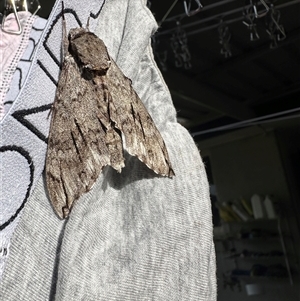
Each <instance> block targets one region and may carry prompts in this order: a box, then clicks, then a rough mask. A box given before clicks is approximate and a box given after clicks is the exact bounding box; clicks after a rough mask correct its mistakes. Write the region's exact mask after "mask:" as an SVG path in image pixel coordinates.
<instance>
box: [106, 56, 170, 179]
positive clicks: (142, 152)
mask: <svg viewBox="0 0 300 301" xmlns="http://www.w3.org/2000/svg"><path fill="white" fill-rule="evenodd" d="M105 81H106V82H107V85H108V90H109V93H110V97H111V98H110V100H109V112H110V118H111V119H112V120H113V121H114V122H115V124H116V127H117V128H119V129H120V130H121V132H122V133H123V134H124V136H125V142H126V150H127V151H128V153H129V154H131V155H132V156H136V157H137V158H138V159H139V160H141V161H142V162H143V163H145V164H146V165H147V166H148V167H149V168H150V169H152V170H153V171H154V172H156V173H157V174H160V175H163V176H168V177H172V176H173V175H174V171H173V169H172V167H171V163H170V159H169V155H168V152H167V148H166V145H165V143H164V141H163V138H162V136H161V134H160V132H159V131H158V129H157V128H156V126H155V124H154V122H153V119H152V118H151V116H150V114H149V113H148V111H147V109H146V108H145V106H144V104H143V103H142V101H141V99H140V98H139V96H138V95H137V93H136V92H135V91H134V89H133V87H132V85H131V80H130V79H128V78H127V77H126V76H125V75H124V74H123V73H122V71H121V70H120V69H119V67H118V66H117V65H116V63H115V62H114V61H113V60H112V59H111V65H110V68H109V69H108V70H107V73H106V76H105Z"/></svg>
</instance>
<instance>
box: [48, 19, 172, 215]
mask: <svg viewBox="0 0 300 301" xmlns="http://www.w3.org/2000/svg"><path fill="white" fill-rule="evenodd" d="M63 20H64V18H63ZM63 22H64V26H65V21H63ZM64 28H65V27H64ZM64 30H65V29H64ZM63 40H64V60H63V65H62V70H61V73H60V76H59V80H58V86H57V90H56V95H55V100H54V104H53V108H52V118H51V123H50V132H49V137H48V149H47V156H46V185H47V190H48V194H49V197H50V201H51V203H52V206H53V208H54V210H55V212H56V213H57V215H58V216H59V217H60V218H61V219H64V218H66V217H67V216H68V215H69V213H70V210H71V208H72V206H73V204H74V201H76V200H77V199H78V198H79V197H80V196H81V195H82V194H84V193H86V192H88V191H89V190H90V189H91V188H92V186H93V184H94V183H95V181H96V180H97V178H98V177H99V175H100V173H101V171H102V169H103V168H104V167H105V166H108V165H109V166H111V167H112V168H114V169H115V170H116V171H118V172H121V170H122V168H123V167H124V166H125V160H124V144H125V148H126V151H127V152H128V153H129V154H130V155H132V156H136V157H137V158H138V159H139V160H140V161H142V162H143V163H144V164H146V165H147V166H148V167H149V168H150V169H152V170H153V171H154V172H155V173H157V174H159V175H162V176H167V177H172V176H173V175H174V171H173V169H172V166H171V163H170V159H169V155H168V152H167V149H166V145H165V143H164V141H163V138H162V136H161V134H160V133H159V131H158V129H157V128H156V126H155V124H154V122H153V119H152V118H151V116H150V115H149V113H148V112H147V110H146V108H145V106H144V105H143V103H142V101H141V99H140V98H139V96H138V95H137V93H136V92H135V91H134V89H133V87H132V85H131V80H130V79H128V78H127V77H126V76H125V75H124V74H123V73H122V71H121V70H120V69H119V67H118V66H117V65H116V63H115V62H114V60H113V59H112V58H111V57H110V55H109V54H108V51H107V48H106V46H105V44H104V42H103V41H102V40H101V39H100V38H99V37H97V36H96V35H95V34H94V33H92V32H90V31H89V30H88V26H87V28H86V29H84V28H73V29H71V30H70V31H69V34H68V36H66V30H65V34H64V38H63ZM123 140H125V141H123ZM123 142H125V143H123Z"/></svg>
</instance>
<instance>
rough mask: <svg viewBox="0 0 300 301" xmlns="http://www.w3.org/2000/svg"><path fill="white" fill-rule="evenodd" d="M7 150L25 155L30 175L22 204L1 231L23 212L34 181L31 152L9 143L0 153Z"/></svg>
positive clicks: (1, 226)
mask: <svg viewBox="0 0 300 301" xmlns="http://www.w3.org/2000/svg"><path fill="white" fill-rule="evenodd" d="M5 152H15V153H17V154H19V155H21V156H22V157H24V158H25V160H26V161H27V163H28V170H29V173H30V175H29V183H28V187H27V190H26V191H25V192H24V194H25V196H24V199H23V201H22V203H21V205H20V206H19V208H17V210H16V212H15V213H14V214H13V215H12V216H11V217H10V218H9V219H8V220H7V221H5V222H4V223H3V224H2V225H0V231H1V230H3V229H5V228H6V227H7V226H8V225H9V224H10V223H11V222H13V221H14V220H15V218H16V217H17V216H18V214H19V213H20V212H21V210H22V209H23V207H24V205H25V203H26V201H27V199H28V197H29V194H30V190H31V186H32V182H33V175H34V165H33V162H32V159H31V157H30V155H29V153H28V152H27V151H26V150H24V149H23V148H21V147H19V146H16V145H8V146H3V147H0V153H3V154H4V153H5Z"/></svg>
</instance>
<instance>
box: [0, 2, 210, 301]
mask: <svg viewBox="0 0 300 301" xmlns="http://www.w3.org/2000/svg"><path fill="white" fill-rule="evenodd" d="M64 2H65V6H66V8H68V4H69V3H72V7H73V9H74V11H76V12H77V11H78V12H79V11H81V8H82V7H83V5H82V1H79V0H76V1H74V0H73V1H64ZM91 2H93V4H91V5H94V7H93V8H95V5H96V3H97V1H91ZM98 3H99V4H98V7H99V8H100V7H101V3H102V1H98ZM55 9H56V12H53V14H52V15H51V18H52V19H55V16H56V15H57V13H59V10H60V5H57V4H56V6H55ZM78 15H80V16H82V17H84V16H83V14H82V13H81V14H79V13H78ZM69 20H70V18H69ZM81 21H83V22H84V21H85V20H81ZM67 22H68V18H67ZM50 24H51V20H50V21H49V23H48V25H49V26H50ZM46 30H47V29H46ZM155 30H156V24H155V21H154V18H153V16H152V15H151V13H150V11H149V10H148V9H147V8H146V6H145V1H143V0H106V2H105V3H104V5H103V8H102V10H101V13H100V14H99V17H98V25H97V27H96V29H95V32H96V34H98V35H99V36H100V37H101V38H102V39H103V40H104V42H105V43H106V45H107V47H108V50H109V53H110V54H111V56H112V57H113V58H114V59H115V60H116V62H117V64H118V65H119V66H120V68H121V69H122V70H123V72H124V73H125V74H126V75H127V76H128V77H129V78H131V79H132V81H133V85H134V88H135V89H136V91H137V93H138V94H139V96H140V97H141V99H142V100H143V102H144V103H145V105H146V107H147V109H148V111H149V113H150V114H151V115H152V117H153V119H154V121H155V123H156V125H157V126H158V128H159V130H160V131H161V134H162V136H163V138H164V139H165V142H166V145H167V148H168V151H169V154H170V159H171V162H172V164H173V168H174V171H175V174H176V176H175V177H174V178H173V179H168V178H164V177H159V176H157V175H155V174H154V173H153V172H152V171H151V170H149V169H148V168H147V167H146V166H144V165H143V164H142V163H141V162H139V161H138V160H137V159H136V158H133V157H129V156H126V162H125V164H126V167H125V168H124V169H123V171H122V173H121V174H118V173H117V172H115V171H114V170H112V169H111V168H110V167H107V168H105V169H104V171H103V173H102V174H101V176H100V177H99V179H98V181H97V182H96V184H95V185H94V187H93V189H92V190H91V191H90V192H89V193H87V194H85V195H84V196H82V197H81V198H80V200H79V201H78V202H77V203H76V205H75V207H74V208H73V210H72V212H71V215H70V217H69V218H68V220H66V221H61V220H59V219H58V218H57V216H56V215H55V214H54V212H53V209H52V207H51V205H50V203H49V199H48V197H47V192H46V188H45V183H44V177H43V176H41V177H40V178H39V179H38V181H37V183H36V185H35V186H34V189H33V191H32V192H31V194H30V197H29V199H28V200H27V202H26V204H25V206H24V209H23V210H22V213H21V216H20V221H19V224H18V226H17V229H16V231H15V233H14V236H13V239H12V242H11V246H10V252H9V257H8V260H7V262H6V267H5V270H4V274H3V277H2V281H1V284H0V300H7V301H13V300H14V301H15V300H26V301H27V300H30V301H31V300H32V301H35V300H36V301H42V300H57V301H58V300H59V301H63V300H65V301H72V300H85V301H88V300H91V301H92V300H93V301H94V300H103V301H104V300H108V301H109V300H120V301H121V300H122V301H123V300H137V301H138V300H149V301H150V300H154V301H156V300H159V301H167V300H203V301H204V300H205V301H215V300H216V277H215V255H214V245H213V240H212V221H211V208H210V200H209V190H208V183H207V179H206V174H205V169H204V166H203V163H202V161H201V158H200V155H199V152H198V150H197V148H196V146H195V144H194V142H193V140H192V138H191V137H190V135H189V134H188V132H187V131H186V130H185V129H184V128H183V127H181V126H180V125H179V124H178V123H177V122H176V113H175V109H174V107H173V104H172V101H171V97H170V94H169V91H168V89H167V87H166V85H165V83H164V81H163V79H162V76H161V74H160V72H159V71H158V68H157V66H156V64H155V62H154V60H153V55H152V51H151V48H150V36H151V34H152V33H153V32H154V31H155ZM57 39H58V38H57ZM51 45H52V46H53V47H60V41H59V40H54V43H52V44H51ZM45 65H46V66H47V69H48V70H52V69H51V68H52V67H53V66H54V65H55V63H54V62H53V61H51V59H50V58H49V60H48V62H46V64H45ZM53 68H54V67H53ZM31 72H35V68H33V69H32V71H31ZM41 89H42V87H41ZM51 96H52V95H51ZM45 97H47V96H46V95H45ZM48 101H49V100H48Z"/></svg>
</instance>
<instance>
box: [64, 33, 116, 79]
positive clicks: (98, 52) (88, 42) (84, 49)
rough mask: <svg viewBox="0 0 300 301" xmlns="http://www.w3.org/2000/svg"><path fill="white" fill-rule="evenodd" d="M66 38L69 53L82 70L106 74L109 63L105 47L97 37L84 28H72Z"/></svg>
mask: <svg viewBox="0 0 300 301" xmlns="http://www.w3.org/2000/svg"><path fill="white" fill-rule="evenodd" d="M68 38H69V52H70V53H71V54H72V55H73V56H74V57H75V59H76V60H77V61H78V62H79V63H80V65H81V66H82V67H83V68H85V69H88V70H90V71H95V72H99V73H106V71H107V70H108V68H109V66H110V63H111V62H110V57H109V54H108V52H107V49H106V46H105V44H104V42H103V41H102V40H101V39H100V38H99V37H97V36H96V35H95V34H94V33H92V32H89V31H87V30H86V29H84V28H73V29H71V30H70V32H69V37H68Z"/></svg>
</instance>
